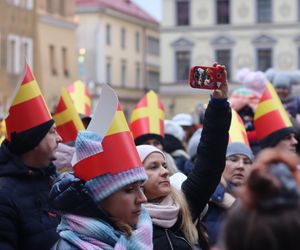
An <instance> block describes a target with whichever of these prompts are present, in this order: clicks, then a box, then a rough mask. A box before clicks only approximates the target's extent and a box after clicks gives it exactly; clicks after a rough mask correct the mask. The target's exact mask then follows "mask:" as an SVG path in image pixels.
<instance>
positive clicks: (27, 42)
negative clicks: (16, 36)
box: [21, 37, 33, 69]
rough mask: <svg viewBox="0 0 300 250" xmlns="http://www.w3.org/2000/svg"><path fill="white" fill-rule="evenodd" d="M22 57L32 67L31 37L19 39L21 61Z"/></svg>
mask: <svg viewBox="0 0 300 250" xmlns="http://www.w3.org/2000/svg"><path fill="white" fill-rule="evenodd" d="M23 58H26V60H27V62H28V63H29V65H30V67H31V69H32V66H33V63H32V60H33V46H32V39H31V38H27V37H22V39H21V61H24V59H23Z"/></svg>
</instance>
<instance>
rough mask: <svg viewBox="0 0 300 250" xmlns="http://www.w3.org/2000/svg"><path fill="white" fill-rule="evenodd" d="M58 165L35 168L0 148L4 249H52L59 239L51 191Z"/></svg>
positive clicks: (0, 231)
mask: <svg viewBox="0 0 300 250" xmlns="http://www.w3.org/2000/svg"><path fill="white" fill-rule="evenodd" d="M53 177H55V167H54V166H53V165H52V166H49V167H45V168H40V169H33V168H29V167H27V166H25V165H24V164H23V163H22V162H21V161H20V159H19V158H18V157H16V156H15V155H13V154H12V153H11V152H10V151H9V150H8V148H7V147H6V146H5V143H2V145H1V148H0V249H1V250H9V249H24V250H26V249H30V250H35V249H37V250H41V249H43V250H46V249H50V248H51V247H52V245H54V244H55V242H56V241H57V239H58V238H59V236H58V234H57V233H56V227H57V225H58V223H59V218H58V216H57V215H56V214H55V213H53V212H52V210H51V209H50V208H49V202H48V194H49V191H50V185H51V182H52V178H53Z"/></svg>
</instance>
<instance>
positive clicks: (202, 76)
mask: <svg viewBox="0 0 300 250" xmlns="http://www.w3.org/2000/svg"><path fill="white" fill-rule="evenodd" d="M224 70H225V67H224V66H221V65H218V64H214V66H212V67H209V66H194V67H192V68H191V71H190V85H191V87H192V88H197V89H218V88H220V87H221V86H222V83H223V82H224V81H225V80H226V79H225V74H224Z"/></svg>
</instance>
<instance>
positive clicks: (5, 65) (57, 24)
mask: <svg viewBox="0 0 300 250" xmlns="http://www.w3.org/2000/svg"><path fill="white" fill-rule="evenodd" d="M74 7H75V5H74V0H63V1H62V0H38V1H34V0H6V1H4V0H1V1H0V58H1V60H0V75H1V84H0V116H2V115H3V114H2V113H6V112H7V109H8V105H9V102H10V99H11V97H12V94H13V91H14V89H15V87H16V85H17V83H18V82H20V80H21V79H20V78H21V76H22V73H23V69H24V62H25V58H26V59H27V62H28V63H29V65H30V66H31V68H32V70H33V73H34V75H35V77H36V79H37V81H38V83H39V85H40V87H41V90H42V93H43V95H44V97H45V99H46V102H47V104H48V106H49V108H50V109H51V110H53V107H54V106H55V105H56V104H57V101H58V97H59V95H60V88H61V87H62V86H66V85H68V84H70V83H72V82H73V81H74V80H76V79H77V78H78V74H77V51H76V28H77V24H76V22H75V15H74ZM4 115H5V114H4Z"/></svg>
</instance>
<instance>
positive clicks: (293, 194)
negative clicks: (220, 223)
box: [222, 149, 300, 250]
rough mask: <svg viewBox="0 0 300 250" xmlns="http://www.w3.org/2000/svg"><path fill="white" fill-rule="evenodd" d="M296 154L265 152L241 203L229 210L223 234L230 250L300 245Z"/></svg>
mask: <svg viewBox="0 0 300 250" xmlns="http://www.w3.org/2000/svg"><path fill="white" fill-rule="evenodd" d="M298 164H299V159H298V157H297V156H296V154H293V153H283V152H281V151H278V150H275V149H266V150H264V151H263V152H261V153H260V154H259V155H258V157H257V160H256V161H255V163H254V166H253V169H252V171H251V173H250V175H249V178H248V180H247V181H246V183H245V185H243V186H242V187H241V188H240V189H239V190H238V197H239V198H240V199H239V203H238V204H237V205H236V206H235V207H234V208H233V209H232V210H231V211H229V213H228V217H227V218H226V221H225V224H224V232H223V236H222V240H223V242H222V243H223V244H224V248H225V249H226V250H266V249H268V250H281V249H284V250H296V249H299V246H300V237H299V234H300V202H299V201H300V199H299V197H300V196H299V185H300V178H299V177H300V174H299V172H298V169H297V165H298Z"/></svg>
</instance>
